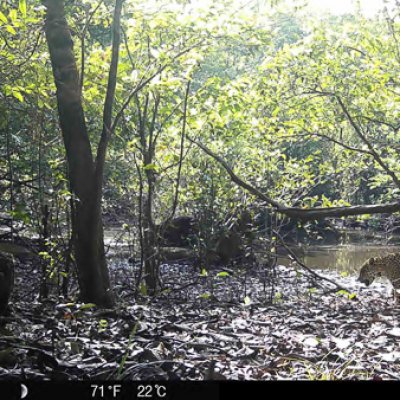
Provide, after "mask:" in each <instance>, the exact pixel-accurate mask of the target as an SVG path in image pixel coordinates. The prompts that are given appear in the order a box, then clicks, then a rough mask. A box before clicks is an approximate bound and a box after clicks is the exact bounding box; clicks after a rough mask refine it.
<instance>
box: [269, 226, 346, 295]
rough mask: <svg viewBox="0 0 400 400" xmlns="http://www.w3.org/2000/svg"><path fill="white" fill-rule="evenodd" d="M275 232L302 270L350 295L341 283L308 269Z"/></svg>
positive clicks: (275, 232)
mask: <svg viewBox="0 0 400 400" xmlns="http://www.w3.org/2000/svg"><path fill="white" fill-rule="evenodd" d="M273 232H274V235H276V237H277V238H278V239H279V241H280V242H281V244H282V246H283V247H284V248H285V250H286V251H287V252H288V253H289V254H290V256H291V257H292V258H293V260H294V261H295V262H296V264H298V265H300V267H301V268H303V269H305V270H306V271H307V272H308V273H309V274H310V275H312V276H314V277H315V278H318V279H321V280H324V281H327V282H329V283H331V284H332V285H334V286H336V287H337V288H338V289H339V290H345V291H346V292H349V293H350V290H349V289H347V288H345V287H344V286H342V285H340V284H339V283H337V282H335V281H334V280H332V279H329V278H327V277H325V276H322V275H320V274H318V273H317V272H315V271H314V270H312V269H311V268H310V267H307V265H305V264H304V263H303V262H301V261H300V260H299V259H298V257H297V256H296V254H294V252H293V250H292V249H291V248H290V247H289V246H288V245H287V244H286V243H285V241H284V239H283V238H282V236H281V235H280V234H279V233H278V232H277V231H275V230H274V231H273Z"/></svg>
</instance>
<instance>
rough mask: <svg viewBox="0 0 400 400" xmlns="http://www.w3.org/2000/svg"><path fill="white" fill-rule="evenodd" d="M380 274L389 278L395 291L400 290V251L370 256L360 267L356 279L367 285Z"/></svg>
mask: <svg viewBox="0 0 400 400" xmlns="http://www.w3.org/2000/svg"><path fill="white" fill-rule="evenodd" d="M381 276H383V277H386V278H388V279H389V281H390V282H391V284H392V285H393V288H394V290H395V292H396V290H400V253H394V254H389V255H387V256H384V257H372V258H370V259H369V260H367V261H366V262H365V263H364V264H363V266H362V267H361V270H360V276H359V278H358V281H359V282H361V283H364V284H365V285H366V286H369V285H370V284H371V283H372V282H373V281H374V280H375V278H379V277H381Z"/></svg>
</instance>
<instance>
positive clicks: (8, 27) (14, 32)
mask: <svg viewBox="0 0 400 400" xmlns="http://www.w3.org/2000/svg"><path fill="white" fill-rule="evenodd" d="M6 29H7V31H8V32H9V33H11V35H16V34H17V32H16V30H15V29H14V28H13V27H12V26H11V25H7V26H6Z"/></svg>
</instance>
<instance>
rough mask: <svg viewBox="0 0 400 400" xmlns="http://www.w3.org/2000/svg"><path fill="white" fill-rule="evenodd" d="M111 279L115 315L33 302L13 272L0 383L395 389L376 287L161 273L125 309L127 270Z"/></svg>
mask: <svg viewBox="0 0 400 400" xmlns="http://www.w3.org/2000/svg"><path fill="white" fill-rule="evenodd" d="M111 270H112V276H113V281H114V287H115V292H116V295H117V298H118V306H117V308H116V309H114V310H97V309H96V308H95V307H94V306H93V305H83V304H79V303H76V304H68V303H70V301H69V300H70V299H62V298H59V297H56V296H54V295H53V296H52V297H50V298H49V299H46V300H43V301H38V300H37V299H35V297H34V293H37V292H36V291H35V290H34V289H35V284H34V283H33V284H32V285H29V286H28V285H26V284H24V282H28V279H29V282H30V280H32V275H29V274H28V273H27V272H26V270H22V269H21V270H18V271H17V277H18V279H17V284H16V286H17V288H16V291H15V292H16V294H15V296H14V299H13V300H14V301H13V314H12V316H11V317H7V321H6V326H5V327H3V328H0V379H37V380H43V379H52V380H77V379H81V380H83V379H84V380H87V379H117V380H171V379H185V380H203V379H234V380H282V379H285V380H289V379H290V380H317V379H318V380H320V379H349V380H371V379H378V380H381V379H400V340H399V338H400V319H399V315H400V306H399V305H398V304H395V303H394V302H393V300H392V298H391V297H388V295H387V288H386V286H385V285H383V284H374V285H372V286H371V287H370V288H365V287H363V286H360V285H359V284H358V283H357V282H356V281H355V279H354V278H352V277H342V276H340V275H338V274H335V273H332V272H329V273H327V272H326V271H325V272H323V274H325V275H327V276H329V278H330V279H333V280H336V281H337V282H339V283H340V284H341V285H343V286H346V287H347V288H349V289H350V290H351V294H353V295H351V296H350V295H346V293H343V291H337V290H333V289H332V287H328V286H326V285H321V284H318V282H316V281H315V280H314V279H312V278H310V277H309V276H306V275H305V274H301V273H295V274H294V273H293V270H292V269H290V268H288V267H283V266H278V267H276V268H275V271H274V273H270V271H265V270H262V269H256V268H253V269H251V268H247V269H246V268H243V269H239V268H238V269H234V270H231V271H230V272H229V275H226V274H224V275H222V274H221V272H224V271H223V270H221V269H218V268H215V269H213V270H210V271H208V273H207V274H206V275H205V274H200V273H199V272H198V271H196V270H194V268H193V267H191V266H189V265H163V266H162V271H161V272H162V276H163V281H164V282H169V283H168V284H166V285H165V286H164V288H163V291H162V292H161V294H160V295H158V296H157V297H155V298H154V299H151V300H149V299H148V298H144V297H140V296H139V297H138V296H136V299H135V295H134V294H135V293H134V287H135V285H132V281H133V277H134V276H135V275H134V273H135V271H134V267H133V266H131V265H129V264H128V263H124V262H121V261H120V260H119V261H115V262H114V263H113V264H112V268H111ZM199 275H201V276H199ZM204 275H205V276H204ZM221 276H222V277H221ZM128 278H129V279H128ZM171 282H172V283H171ZM37 284H38V283H37ZM26 287H29V288H30V292H28V291H27V289H26ZM205 294H207V295H205ZM354 294H355V296H354Z"/></svg>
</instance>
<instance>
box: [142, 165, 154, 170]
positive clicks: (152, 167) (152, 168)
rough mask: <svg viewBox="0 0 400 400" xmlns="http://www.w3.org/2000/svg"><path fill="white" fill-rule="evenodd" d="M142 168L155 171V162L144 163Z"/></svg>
mask: <svg viewBox="0 0 400 400" xmlns="http://www.w3.org/2000/svg"><path fill="white" fill-rule="evenodd" d="M143 169H144V170H145V171H151V170H153V171H156V170H157V165H155V164H147V165H145V166H144V167H143Z"/></svg>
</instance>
